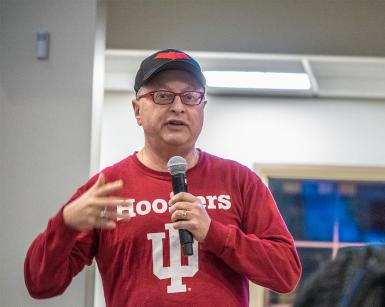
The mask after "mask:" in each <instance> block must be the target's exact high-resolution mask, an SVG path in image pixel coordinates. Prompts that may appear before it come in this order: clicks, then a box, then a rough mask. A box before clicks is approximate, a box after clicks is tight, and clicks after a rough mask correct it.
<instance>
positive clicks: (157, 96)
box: [137, 91, 205, 106]
mask: <svg viewBox="0 0 385 307" xmlns="http://www.w3.org/2000/svg"><path fill="white" fill-rule="evenodd" d="M146 96H151V97H152V101H154V103H156V104H163V105H165V104H171V103H173V102H174V99H175V96H179V98H180V100H181V101H182V103H183V104H185V105H188V106H196V105H198V104H200V103H201V102H202V100H203V97H204V96H205V93H202V92H196V91H187V92H183V93H174V92H170V91H153V92H149V93H146V94H143V95H141V96H138V97H137V99H138V100H139V99H141V98H143V97H146Z"/></svg>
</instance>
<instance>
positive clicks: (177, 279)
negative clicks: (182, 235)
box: [147, 223, 198, 293]
mask: <svg viewBox="0 0 385 307" xmlns="http://www.w3.org/2000/svg"><path fill="white" fill-rule="evenodd" d="M164 226H165V229H166V231H167V230H168V232H169V238H170V239H169V240H170V266H168V267H165V266H164V264H163V242H162V241H163V239H164V238H165V237H166V233H165V232H158V233H149V234H147V239H148V240H151V241H152V262H153V265H152V267H153V273H154V275H155V276H156V277H158V278H159V279H166V278H170V279H171V283H170V285H169V286H167V293H176V292H186V291H187V289H186V285H185V284H183V283H182V278H183V277H193V276H194V275H195V274H196V273H197V272H198V243H197V241H195V240H194V243H193V251H194V253H193V255H191V256H188V265H182V263H181V250H180V243H179V232H178V230H177V229H174V227H173V226H172V224H171V223H170V224H165V225H164Z"/></svg>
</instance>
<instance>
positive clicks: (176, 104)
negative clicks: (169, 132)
mask: <svg viewBox="0 0 385 307" xmlns="http://www.w3.org/2000/svg"><path fill="white" fill-rule="evenodd" d="M171 110H172V111H174V112H184V110H185V105H184V103H183V102H182V99H181V97H180V96H179V95H175V97H174V101H173V102H172V104H171Z"/></svg>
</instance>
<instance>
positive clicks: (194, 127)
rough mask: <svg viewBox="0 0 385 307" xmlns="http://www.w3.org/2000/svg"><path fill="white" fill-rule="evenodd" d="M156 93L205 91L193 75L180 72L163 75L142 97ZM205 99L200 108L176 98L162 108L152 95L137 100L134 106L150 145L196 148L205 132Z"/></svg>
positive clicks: (148, 87)
mask: <svg viewBox="0 0 385 307" xmlns="http://www.w3.org/2000/svg"><path fill="white" fill-rule="evenodd" d="M156 90H165V91H171V92H175V93H182V92H185V91H199V92H203V91H204V89H203V88H202V86H201V85H200V84H199V83H198V82H197V81H196V80H195V79H194V77H193V76H192V75H191V74H189V73H187V72H184V71H180V70H166V71H164V72H161V73H159V74H158V75H156V76H155V77H154V78H153V79H152V80H151V81H150V82H148V83H147V84H146V85H145V86H144V87H142V88H141V89H140V90H139V93H138V96H141V95H143V94H146V93H148V92H151V91H156ZM203 100H204V99H202V102H201V103H200V104H199V105H193V106H189V105H185V104H183V103H182V101H181V100H180V97H178V96H175V99H174V101H173V103H171V104H168V105H159V104H155V103H154V102H153V100H152V97H151V96H145V97H142V98H140V99H139V100H136V99H134V100H133V101H132V105H133V108H134V112H135V117H136V119H137V122H138V124H139V125H141V126H143V130H144V134H145V139H146V142H150V145H151V146H156V148H162V147H165V146H166V147H168V148H173V147H179V149H182V148H183V149H189V148H193V147H194V146H195V142H196V140H197V139H198V136H199V134H200V132H201V130H202V125H203V117H204V114H203V109H204V106H205V102H204V101H203Z"/></svg>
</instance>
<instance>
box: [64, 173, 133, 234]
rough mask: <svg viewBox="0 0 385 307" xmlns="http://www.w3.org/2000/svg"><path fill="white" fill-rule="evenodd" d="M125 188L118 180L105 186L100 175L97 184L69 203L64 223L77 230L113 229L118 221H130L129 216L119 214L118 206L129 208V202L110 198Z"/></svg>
mask: <svg viewBox="0 0 385 307" xmlns="http://www.w3.org/2000/svg"><path fill="white" fill-rule="evenodd" d="M122 187H123V181H122V180H117V181H114V182H111V183H107V184H105V178H104V175H103V174H100V175H99V177H98V180H97V181H96V182H95V184H94V185H93V186H92V187H91V188H90V189H89V190H88V191H86V192H84V193H83V195H81V196H80V197H79V198H77V199H76V200H74V201H73V202H71V203H69V204H68V205H67V206H66V207H65V208H64V210H63V219H64V223H65V224H66V225H67V226H69V227H71V228H74V229H77V230H89V229H92V228H103V229H113V228H115V227H116V220H117V219H126V220H127V219H129V218H130V217H129V215H128V214H118V213H117V210H116V207H117V206H118V205H123V206H129V205H132V203H131V202H130V201H129V200H126V199H123V198H118V197H111V196H108V195H109V194H110V193H112V192H114V191H116V190H119V189H121V188H122Z"/></svg>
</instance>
